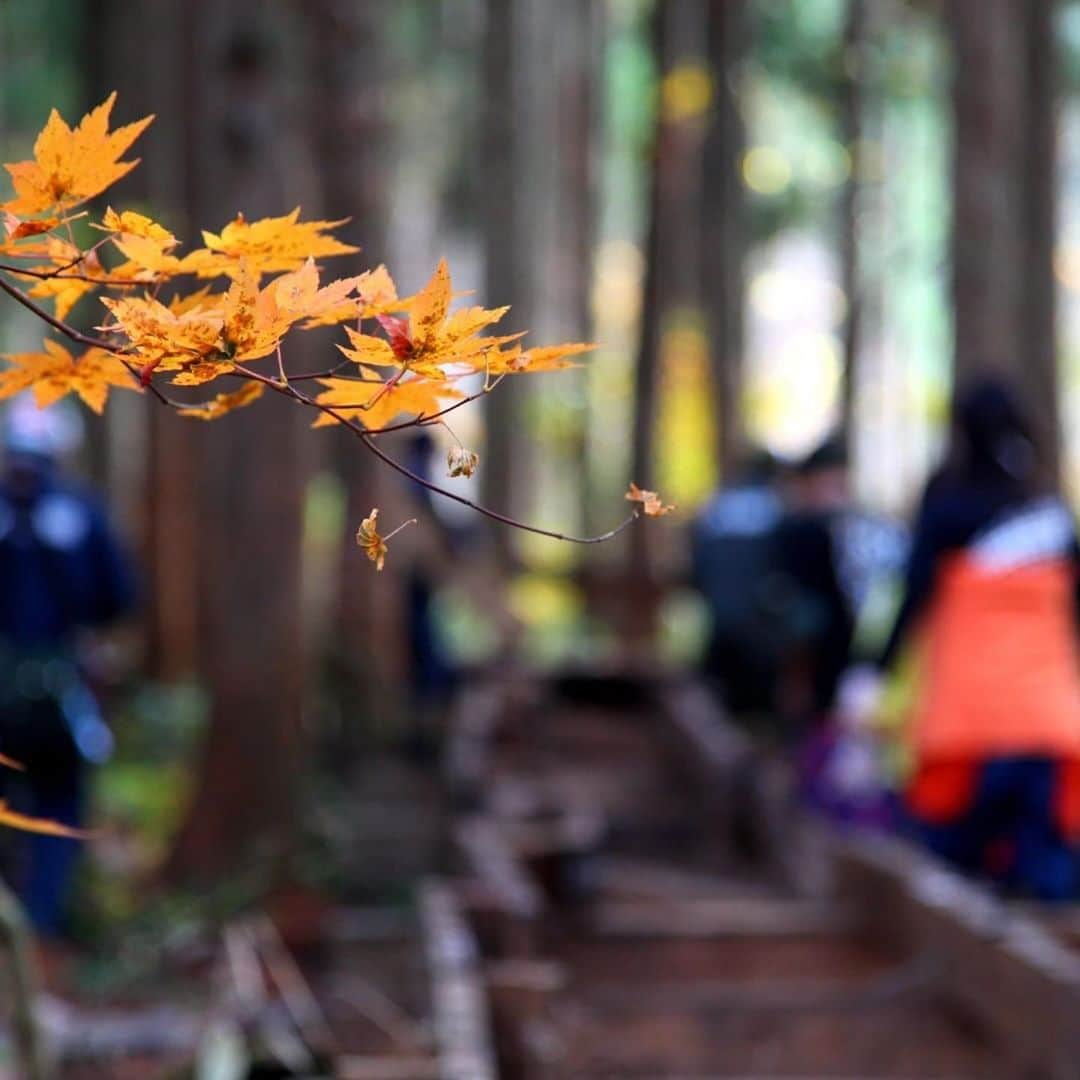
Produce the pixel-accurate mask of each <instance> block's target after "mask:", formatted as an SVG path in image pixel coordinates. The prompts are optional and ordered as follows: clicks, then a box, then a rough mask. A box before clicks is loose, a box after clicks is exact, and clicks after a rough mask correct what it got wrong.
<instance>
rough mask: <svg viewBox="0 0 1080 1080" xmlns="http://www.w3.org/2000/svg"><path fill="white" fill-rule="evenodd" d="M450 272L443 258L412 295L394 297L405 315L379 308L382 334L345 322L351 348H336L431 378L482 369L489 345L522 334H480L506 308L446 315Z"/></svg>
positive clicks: (376, 363) (352, 356)
mask: <svg viewBox="0 0 1080 1080" xmlns="http://www.w3.org/2000/svg"><path fill="white" fill-rule="evenodd" d="M452 298H453V294H452V293H451V283H450V272H449V270H448V269H447V266H446V260H445V259H442V260H440V262H439V266H438V268H437V269H436V271H435V273H434V275H433V276H432V278H431V280H430V281H429V282H428V283H427V285H425V286H424V288H423V289H421V290H420V292H418V293H417V294H416V295H415V296H411V297H408V298H406V299H405V300H399V301H396V302H395V303H396V305H398V306H400V309H401V310H405V311H407V312H408V318H407V319H406V318H400V317H398V316H393V315H386V314H382V313H377V314H376V318H377V319H378V321H379V325H380V326H381V327H382V329H383V332H384V333H385V335H386V337H385V338H382V337H377V336H375V335H373V334H364V333H360V332H359V331H357V330H354V329H353V328H352V327H346V328H345V332H346V333H347V334H348V336H349V342H350V345H351V346H352V347H351V348H349V347H347V346H344V345H339V346H338V348H339V349H340V350H341V352H342V353H343V354H344V355H345V356H347V357H348V358H349V359H350V360H352V361H354V362H355V363H358V364H370V365H372V366H374V367H396V368H400V369H402V370H407V371H409V372H413V373H415V374H419V375H423V376H424V377H425V378H428V379H432V380H443V381H445V380H446V379H451V378H455V377H456V376H459V375H464V374H468V373H469V372H470V371H475V370H478V369H482V368H483V363H482V361H481V358H482V357H483V356H484V355H486V354H487V353H488V352H489V351H490V350H492V349H494V348H497V347H499V346H501V345H504V344H506V343H507V342H512V341H516V340H517V339H518V338H519V337H521V335H520V334H510V335H507V336H505V337H480V336H478V335H479V333H480V331H481V330H484V329H486V328H487V327H488V326H491V325H493V324H494V323H497V322H498V321H499V320H500V319H501V318H502V317H503V316H504V315H505V314H506V313H507V311H509V310H510V309H509V308H506V307H501V308H492V309H487V308H481V307H470V308H464V309H462V310H460V311H456V312H454V313H453V314H452V315H451V314H449V305H450V301H451V299H452Z"/></svg>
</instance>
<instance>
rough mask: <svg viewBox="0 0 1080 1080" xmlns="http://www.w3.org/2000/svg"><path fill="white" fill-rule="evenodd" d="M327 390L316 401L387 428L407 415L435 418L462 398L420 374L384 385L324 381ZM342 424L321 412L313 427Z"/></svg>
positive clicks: (368, 424) (371, 426)
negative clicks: (435, 415) (447, 404)
mask: <svg viewBox="0 0 1080 1080" xmlns="http://www.w3.org/2000/svg"><path fill="white" fill-rule="evenodd" d="M319 382H320V383H321V384H322V385H323V386H325V387H327V389H326V390H324V391H323V392H322V393H321V394H319V395H318V396H317V397H316V398H315V401H316V402H317V403H318V404H319V405H331V406H333V407H334V411H335V412H336V413H338V414H339V415H340V416H342V417H345V418H347V419H350V420H358V421H360V423H361V424H363V425H364V427H366V428H369V429H378V428H381V427H386V425H387V424H389V423H391V422H392V421H393V420H394V419H395V418H396V417H398V416H401V415H402V414H403V413H411V414H413V415H414V416H416V417H418V418H419V417H424V416H432V415H434V414H435V413H437V412H439V411H440V410H441V409H443V408H445V402H446V401H452V400H455V399H458V398H461V397H462V394H461V392H460V391H458V390H455V389H453V388H452V387H449V386H446V385H444V384H441V383H438V382H432V381H431V380H429V379H424V378H421V377H419V376H416V375H407V376H404V377H400V378H397V379H396V380H391V381H390V382H386V383H382V382H378V381H373V382H359V381H357V380H355V379H320V380H319ZM336 422H338V421H337V420H336V418H335V417H333V416H331V415H330V414H329V413H325V412H321V413H320V414H319V416H318V417H317V418H316V420H315V422H314V423H313V424H312V425H311V426H312V427H326V426H327V425H329V424H333V423H336Z"/></svg>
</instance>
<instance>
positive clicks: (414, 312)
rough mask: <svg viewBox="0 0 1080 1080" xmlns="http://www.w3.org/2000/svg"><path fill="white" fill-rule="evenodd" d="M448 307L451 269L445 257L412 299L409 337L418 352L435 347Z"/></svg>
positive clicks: (415, 351) (416, 352)
mask: <svg viewBox="0 0 1080 1080" xmlns="http://www.w3.org/2000/svg"><path fill="white" fill-rule="evenodd" d="M449 308H450V268H449V267H448V266H447V265H446V260H445V259H440V260H439V265H438V266H437V267H436V268H435V273H434V274H432V276H431V280H430V281H429V282H428V283H427V284H426V285H425V286H424V287H423V288H422V289H421V290H420V292H418V293H417V294H416V296H415V297H414V298H413V305H412V309H411V310H410V311H409V339H410V341H411V342H412V348H413V352H414V353H415V354H419V353H421V352H423V351H424V350H425V349H428V350H431V349H433V348H434V347H435V345H436V343H437V342H438V340H439V333H440V330H441V329H442V325H443V323H444V322H445V321H446V313H447V311H448V310H449Z"/></svg>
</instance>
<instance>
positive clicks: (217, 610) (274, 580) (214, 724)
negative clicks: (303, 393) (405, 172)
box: [171, 0, 307, 876]
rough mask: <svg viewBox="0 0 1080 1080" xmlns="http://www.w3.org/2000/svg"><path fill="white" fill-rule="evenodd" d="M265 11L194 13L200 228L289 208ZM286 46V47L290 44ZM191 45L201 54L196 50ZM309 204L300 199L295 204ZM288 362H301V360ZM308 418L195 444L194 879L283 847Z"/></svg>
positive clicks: (191, 191) (256, 7)
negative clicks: (278, 844)
mask: <svg viewBox="0 0 1080 1080" xmlns="http://www.w3.org/2000/svg"><path fill="white" fill-rule="evenodd" d="M269 11H270V9H268V8H266V7H265V6H263V5H260V4H258V3H256V2H254V0H216V2H215V3H214V4H209V3H192V2H189V3H187V4H186V5H185V7H184V10H183V20H184V22H183V31H184V33H183V40H184V42H185V43H186V45H187V47H188V53H187V57H186V59H187V64H186V65H185V75H186V79H187V84H186V93H187V101H188V111H187V116H188V118H189V119H188V129H187V140H186V142H187V146H186V156H185V163H186V166H187V167H186V170H185V175H186V177H187V200H186V201H187V203H188V205H189V207H190V208H191V209H192V210H193V211H194V212H195V215H196V217H197V218H198V220H200V221H201V222H212V223H219V222H221V221H224V220H227V219H228V218H230V217H231V216H232V215H233V214H234V213H235V212H236V211H237V210H238V209H240V208H241V207H242V208H243V209H244V212H245V214H246V215H247V216H248V217H249V218H255V217H260V216H263V215H268V214H278V213H281V212H282V211H283V210H285V209H287V208H289V207H291V206H293V205H294V199H293V198H292V197H291V196H295V194H296V192H295V191H290V190H287V186H288V185H289V179H290V177H291V176H294V175H295V173H294V172H293V169H292V167H291V165H292V164H293V163H294V162H295V161H296V156H297V153H298V150H297V147H296V146H295V145H291V144H290V143H289V141H288V139H289V136H290V134H292V133H291V132H290V131H289V129H288V127H287V126H283V117H284V115H285V113H284V110H283V108H282V103H281V99H280V90H281V88H280V85H279V84H277V82H276V78H277V76H278V73H279V72H281V71H282V70H283V69H284V68H285V66H286V65H285V64H284V60H283V58H282V57H280V56H276V55H274V53H273V49H272V46H271V44H270V42H271V37H270V35H271V30H272V27H271V24H270V23H269V15H268V12H269ZM286 37H287V35H284V34H282V35H278V38H277V40H279V41H282V40H285V39H286ZM196 43H197V47H196ZM295 201H300V200H298V199H297V200H295ZM290 358H292V360H293V362H296V363H301V364H302V363H303V362H304V361H303V360H302V359H301V358H300V357H299V355H298V352H297V350H296V349H295V348H292V349H290ZM306 437H307V433H306V431H305V425H304V418H303V417H302V416H301V415H299V410H297V409H295V408H293V407H291V406H290V404H289V403H287V402H285V401H283V400H278V399H273V400H270V401H265V402H260V404H259V407H258V408H254V409H246V410H241V411H239V412H238V413H236V414H235V415H234V416H231V417H230V418H229V420H228V421H227V422H224V423H220V424H213V425H207V426H206V430H205V431H202V432H200V451H201V463H200V466H199V499H198V502H197V507H196V508H193V509H194V510H195V511H196V512H197V513H198V514H199V525H198V528H199V539H200V549H199V568H200V573H201V586H200V597H201V599H202V601H203V605H202V611H201V645H202V656H201V664H202V670H203V671H204V673H205V676H206V680H207V684H208V686H209V689H210V692H211V695H212V699H213V700H212V707H211V716H210V725H209V730H208V733H207V739H206V743H205V747H204V760H203V764H202V768H201V771H200V774H199V778H198V783H197V787H196V791H195V798H194V802H193V805H192V807H191V811H190V814H189V817H188V819H187V822H186V824H185V827H184V828H183V830H182V832H181V835H180V837H179V840H178V843H177V845H176V848H175V850H174V853H173V859H172V864H171V870H172V871H173V872H174V873H176V874H181V875H185V876H193V875H206V874H211V873H215V872H219V871H221V870H224V869H226V868H230V867H232V868H235V866H236V860H237V859H238V858H241V857H244V856H246V855H250V854H251V853H252V852H253V851H255V850H257V849H258V845H259V843H260V842H267V841H280V840H282V838H283V837H284V836H285V835H287V832H288V830H289V827H290V825H291V820H292V814H293V810H294V806H295V801H294V798H293V796H294V787H295V783H296V780H297V777H298V772H299V766H300V763H301V762H302V760H303V756H302V739H301V730H300V718H301V706H302V690H303V674H304V655H303V642H302V639H301V633H300V628H301V619H300V573H299V570H300V539H301V520H302V513H301V509H302V491H303V485H304V480H305V469H304V448H305V445H306Z"/></svg>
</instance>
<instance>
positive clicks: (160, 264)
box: [91, 206, 181, 281]
mask: <svg viewBox="0 0 1080 1080" xmlns="http://www.w3.org/2000/svg"><path fill="white" fill-rule="evenodd" d="M91 224H92V227H93V228H95V229H100V230H102V231H103V232H109V233H112V234H113V236H112V242H113V244H114V246H115V247H116V249H117V250H118V251H119V252H120V253H121V254H122V255H123V256H124V257H125V258H126V259H127V262H126V263H123V264H121V265H120V266H118V267H116V269H115V270H113V272H112V274H111V275H110V276H111V277H113V278H115V279H117V280H136V281H155V280H157V279H158V278H159V277H168V276H170V275H172V274H178V273H180V272H181V271H180V260H179V259H178V258H177V257H176V256H175V255H172V254H170V252H171V251H172V249H173V248H174V247H176V245H177V243H178V242H179V241H177V239H176V237H175V236H173V234H172V233H171V232H169V230H168V229H166V228H165V227H164V226H163V225H159V224H158V223H157V222H156V221H154V220H153V219H151V218H148V217H146V216H145V215H144V214H139V213H136V212H135V211H134V210H123V211H121V212H120V213H117V212H116V211H115V210H113V208H112V207H111V206H110V207H109V208H108V209H107V210H106V211H105V216H104V217H103V218H102V220H101V224H100V225H93V223H91Z"/></svg>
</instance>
